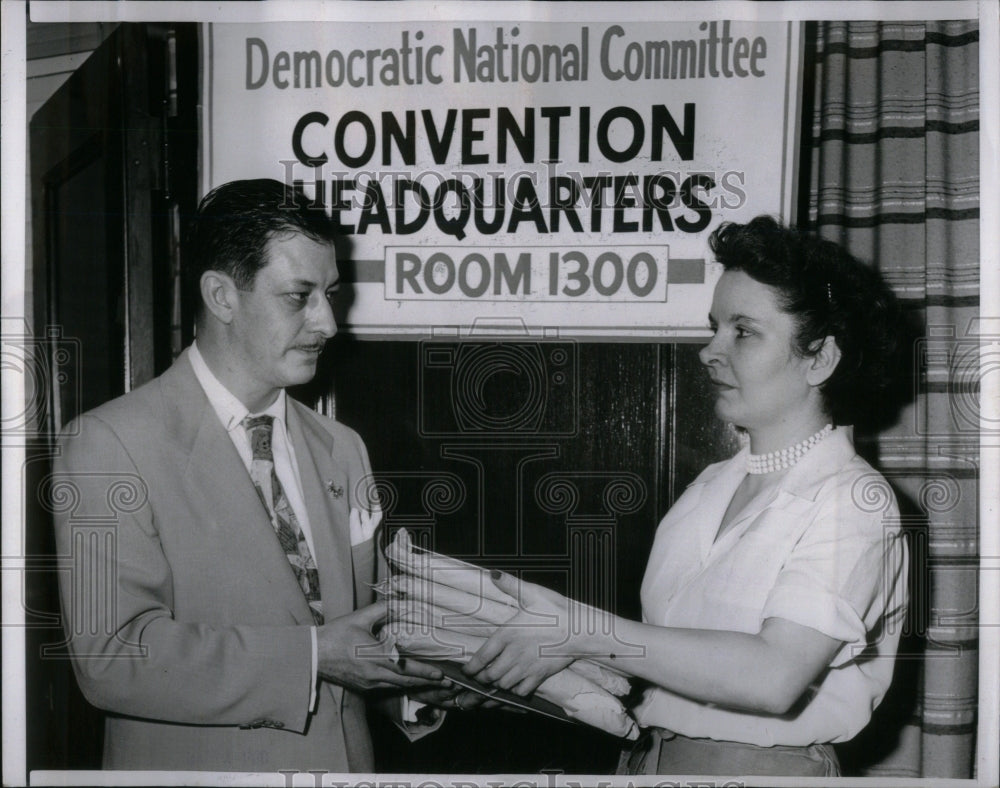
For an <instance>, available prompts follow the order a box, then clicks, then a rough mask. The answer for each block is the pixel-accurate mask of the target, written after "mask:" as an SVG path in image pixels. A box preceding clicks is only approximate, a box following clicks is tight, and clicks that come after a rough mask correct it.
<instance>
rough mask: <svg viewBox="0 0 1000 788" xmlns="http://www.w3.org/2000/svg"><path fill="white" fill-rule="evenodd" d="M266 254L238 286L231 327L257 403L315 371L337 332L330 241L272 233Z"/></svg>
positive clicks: (233, 348) (234, 349) (236, 354)
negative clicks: (248, 282) (244, 285)
mask: <svg viewBox="0 0 1000 788" xmlns="http://www.w3.org/2000/svg"><path fill="white" fill-rule="evenodd" d="M266 258H267V263H266V264H265V265H264V267H263V268H261V269H260V270H259V271H258V272H257V276H256V278H255V279H254V282H253V287H252V289H250V290H238V291H236V298H235V303H234V305H233V320H232V322H231V323H230V333H229V336H230V340H231V343H232V344H231V346H230V351H231V352H232V353H233V354H234V357H235V358H236V359H238V362H237V363H238V365H239V368H240V371H241V373H242V375H244V376H245V377H246V378H247V379H246V380H245V383H246V386H247V393H248V395H249V398H250V399H251V400H252V402H253V404H255V405H259V406H261V407H266V406H267V405H268V404H269V403H270V401H273V398H274V396H275V395H276V394H277V392H278V390H279V389H282V388H285V387H286V386H293V385H298V384H300V383H306V382H308V381H309V380H311V379H312V377H313V375H315V374H316V362H317V360H318V359H319V354H320V351H322V349H323V346H324V345H325V344H326V341H327V340H328V339H330V337H332V336H333V335H334V334H335V333H337V323H336V321H335V320H334V317H333V309H332V306H331V301H332V299H333V297H334V295H335V294H336V292H337V285H338V282H339V278H340V277H339V273H338V271H337V260H336V255H335V253H334V250H333V247H332V246H330V245H328V244H322V243H317V242H316V241H313V240H311V239H310V238H307V237H306V236H304V235H301V234H298V233H295V234H289V235H282V236H278V237H275V238H272V239H271V240H270V241H269V242H268V245H267V249H266ZM246 404H247V406H248V407H250V408H251V410H254V409H255V408H254V407H253V406H252V404H251V403H250V402H248V403H246Z"/></svg>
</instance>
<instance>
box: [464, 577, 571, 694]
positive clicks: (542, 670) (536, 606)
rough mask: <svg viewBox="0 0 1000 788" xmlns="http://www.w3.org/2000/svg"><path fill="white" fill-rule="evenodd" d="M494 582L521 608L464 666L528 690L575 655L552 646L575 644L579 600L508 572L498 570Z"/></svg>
mask: <svg viewBox="0 0 1000 788" xmlns="http://www.w3.org/2000/svg"><path fill="white" fill-rule="evenodd" d="M493 582H494V584H495V585H496V586H497V588H499V589H500V590H501V591H503V592H504V593H506V594H508V595H510V596H512V597H513V598H514V599H516V600H518V604H519V605H520V608H521V611H520V612H519V613H517V614H516V615H515V616H514V617H513V618H512V619H510V620H509V621H508V622H507V623H506V624H502V625H501V626H500V627H498V628H497V630H496V632H494V633H493V634H492V635H491V636H490V637H489V639H488V640H487V641H486V642H485V643H484V644H483V646H482V647H481V648H480V649H479V651H477V652H476V653H475V654H474V655H473V656H472V659H471V660H469V662H468V663H467V664H466V665H465V666H464V667H463V670H464V671H465V673H466V674H467V675H469V676H471V677H472V678H474V679H476V681H479V682H482V683H483V684H491V685H495V686H497V687H500V688H501V689H505V690H509V691H510V692H514V693H516V694H518V695H522V696H526V695H530V694H531V693H532V692H534V691H535V690H536V689H537V688H538V685H539V684H541V683H542V682H543V681H545V679H547V678H548V677H549V676H551V675H553V674H555V673H558V672H559V671H560V670H562V669H563V668H565V667H566V666H567V665H569V664H570V663H571V662H572V661H573V657H572V656H563V655H560V654H558V653H553V652H558V651H562V652H569V651H571V650H572V646H571V644H570V636H571V627H570V616H571V611H572V606H573V605H574V604H575V603H573V602H572V601H571V600H569V599H567V598H566V597H564V596H562V595H561V594H558V593H556V592H555V591H552V590H551V589H548V588H545V587H544V586H540V585H536V584H535V583H527V582H521V581H518V580H516V579H515V578H513V577H511V576H510V575H507V574H502V573H495V574H494V575H493Z"/></svg>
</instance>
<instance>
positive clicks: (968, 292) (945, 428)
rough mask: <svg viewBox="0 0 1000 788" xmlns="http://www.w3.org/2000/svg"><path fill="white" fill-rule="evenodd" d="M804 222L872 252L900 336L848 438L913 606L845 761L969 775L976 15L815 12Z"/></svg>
mask: <svg viewBox="0 0 1000 788" xmlns="http://www.w3.org/2000/svg"><path fill="white" fill-rule="evenodd" d="M815 38H816V41H815V82H814V85H813V87H814V91H815V93H814V96H815V100H814V108H813V112H814V115H813V120H812V130H811V145H810V146H809V147H808V148H807V149H806V150H805V151H804V155H805V156H809V157H811V158H810V161H809V162H808V165H807V166H808V167H809V179H810V184H809V193H808V203H809V210H808V218H807V219H806V221H803V222H802V223H803V224H805V225H807V226H811V227H812V228H813V229H815V230H817V231H818V232H819V233H820V234H821V235H823V236H824V237H826V238H829V239H831V240H834V241H837V242H839V243H841V244H843V245H845V246H846V247H847V248H848V249H849V250H850V251H851V252H852V253H853V254H854V255H855V256H857V257H858V258H860V259H862V260H864V261H867V262H871V263H872V264H873V265H875V266H877V267H878V268H879V270H880V271H881V272H882V274H883V276H884V277H885V278H886V280H887V281H888V282H889V284H890V285H891V286H892V287H893V289H894V290H895V292H896V294H897V295H898V296H899V298H900V300H901V303H902V304H903V306H904V311H905V313H906V315H907V318H908V323H909V324H910V325H911V334H912V347H911V348H910V352H909V357H908V361H909V364H908V368H907V371H906V374H905V376H904V378H903V380H902V381H901V383H903V384H904V386H903V388H904V391H903V394H905V395H907V396H906V399H907V400H908V403H907V404H906V406H905V408H904V409H903V411H902V415H901V417H900V419H899V421H898V422H897V423H895V424H893V425H891V426H889V427H887V428H886V429H883V430H881V431H880V432H878V433H873V434H871V435H868V436H864V435H861V436H860V450H861V451H862V453H865V454H867V455H868V456H869V457H870V458H871V459H873V460H874V461H875V463H876V465H877V466H878V467H879V468H880V470H882V471H883V473H885V475H886V477H887V478H888V479H889V481H890V483H891V484H892V485H893V487H894V488H895V490H896V494H897V497H898V498H899V499H900V508H901V512H902V517H903V520H904V522H903V525H904V526H905V528H906V530H907V532H908V534H909V538H910V548H911V554H912V556H911V560H912V567H911V583H910V596H911V602H910V614H909V617H908V623H907V626H906V630H905V631H904V632H903V641H902V646H901V654H900V658H899V660H898V661H897V666H896V676H895V680H894V684H893V687H892V689H891V690H890V692H889V695H888V696H887V697H886V700H885V701H884V702H883V704H882V706H881V707H880V708H879V709H877V710H876V714H875V717H874V719H873V721H872V724H871V725H869V726H868V728H867V729H866V730H865V731H864V732H862V734H860V735H859V737H858V738H857V739H855V741H854V742H852V743H850V744H849V745H847V746H845V747H844V748H843V752H842V758H843V760H844V762H845V770H846V772H847V773H854V774H863V775H869V776H879V777H888V776H899V777H955V778H969V777H973V776H974V774H973V770H974V763H975V758H974V755H975V726H976V704H977V692H978V676H977V663H978V650H977V645H978V640H977V619H976V608H977V605H978V598H977V588H978V585H977V584H978V571H977V569H978V511H977V505H978V477H979V474H978V452H979V432H978V427H979V422H978V419H979V389H978V381H979V348H980V342H981V340H982V338H981V337H980V322H979V33H978V25H977V22H976V21H974V20H972V21H962V20H957V21H944V22H933V23H931V22H928V23H920V22H898V23H897V22H894V23H879V22H827V23H819V24H818V25H817V31H816V37H815Z"/></svg>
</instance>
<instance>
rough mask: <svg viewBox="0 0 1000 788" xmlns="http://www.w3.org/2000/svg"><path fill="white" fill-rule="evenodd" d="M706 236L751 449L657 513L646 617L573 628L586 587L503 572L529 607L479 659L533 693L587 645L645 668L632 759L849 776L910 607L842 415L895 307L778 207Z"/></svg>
mask: <svg viewBox="0 0 1000 788" xmlns="http://www.w3.org/2000/svg"><path fill="white" fill-rule="evenodd" d="M711 245H712V250H713V252H714V253H715V255H716V258H717V259H718V260H719V262H720V263H722V264H723V267H724V269H725V270H724V273H723V274H722V277H721V278H720V280H719V283H718V285H717V287H716V289H715V294H714V298H713V301H712V307H711V313H710V316H709V317H710V322H711V327H712V331H713V338H712V340H711V342H709V344H708V345H707V346H706V347H705V348H704V349H703V350H702V351H701V354H700V355H701V361H702V363H703V364H704V365H705V366H706V368H707V370H708V374H709V377H710V378H711V381H712V385H713V387H714V388H715V392H716V404H715V410H716V414H717V415H718V416H719V417H720V418H721V419H723V420H725V421H728V422H731V423H733V424H734V425H736V427H737V428H738V429H739V430H740V432H741V434H742V435H743V436H744V437H745V446H744V448H743V450H742V451H740V452H739V453H738V454H737V455H736V456H735V457H733V458H732V459H730V460H728V461H725V462H722V463H718V464H715V465H712V466H710V467H708V468H707V469H705V471H704V472H702V474H701V475H700V476H699V477H698V478H697V479H696V480H695V482H694V483H693V484H691V485H690V487H688V489H687V490H686V491H685V492H684V494H683V495H682V496H681V497H680V498H679V499H678V500H677V502H676V503H675V504H674V506H673V508H671V510H670V511H669V512H668V513H667V515H666V517H665V518H664V519H663V522H662V523H661V524H660V527H659V529H658V531H657V534H656V539H655V542H654V545H653V548H652V552H651V555H650V559H649V563H648V566H647V569H646V574H645V577H644V579H643V583H642V592H641V593H642V610H643V622H637V621H630V620H626V619H623V618H620V617H613V620H612V621H611V622H610V626H603V625H599V626H593V627H590V628H588V629H587V630H586V631H579V629H578V628H576V629H575V628H574V627H573V626H572V624H571V621H574V620H575V621H588V620H589V621H593V618H592V617H591V618H588V617H587V616H580V615H574V614H573V613H574V611H573V607H574V606H576V605H578V603H575V602H573V601H572V600H569V599H567V598H565V597H563V596H561V595H559V594H557V593H555V592H553V591H551V590H549V589H546V588H543V587H541V586H537V585H534V584H531V583H526V582H524V583H519V582H518V581H516V580H515V579H514V578H512V577H510V576H507V575H500V576H495V581H494V582H496V584H497V585H498V586H500V587H501V588H502V589H503V590H505V591H507V592H508V593H511V594H512V595H515V596H517V597H518V598H519V599H520V601H521V606H522V608H523V610H522V612H521V613H519V614H518V615H517V616H515V618H514V619H513V620H512V621H511V622H510V623H509V624H508V625H505V626H504V627H502V628H500V629H499V630H498V631H497V632H496V634H495V635H494V636H493V637H491V638H490V639H489V640H488V641H487V643H486V644H485V645H484V646H483V647H482V648H481V649H480V651H479V652H478V653H477V654H476V655H475V656H474V657H473V659H472V660H471V661H470V662H469V664H468V665H467V666H466V670H467V672H468V673H469V674H470V675H473V676H475V677H476V678H477V679H479V680H481V681H485V682H488V683H492V684H495V685H497V686H500V687H502V688H504V689H508V690H512V691H514V692H517V693H520V694H522V695H527V694H530V693H531V692H533V691H534V689H535V688H536V687H537V686H538V685H539V684H540V683H541V682H542V681H543V680H544V679H545V678H546V677H548V676H549V675H551V674H553V673H555V672H556V671H558V670H560V669H562V668H563V667H565V666H566V665H567V664H569V663H570V662H571V661H572V660H573V659H574V658H575V657H589V658H590V659H593V660H597V661H599V662H601V663H602V664H604V665H605V666H607V667H610V668H615V669H618V670H620V671H622V672H624V673H626V674H628V675H630V676H632V677H635V678H636V679H639V680H642V681H644V682H646V683H648V689H646V691H645V692H644V695H643V698H642V701H641V702H640V703H639V704H638V705H637V707H636V708H635V710H634V713H635V716H636V719H637V720H638V721H639V723H640V724H641V725H643V726H644V727H646V728H647V730H648V735H646V736H644V737H643V738H642V739H641V740H640V741H641V745H640V746H638V747H636V748H633V749H632V751H630V752H626V753H624V754H623V758H622V763H621V765H620V770H622V771H625V772H626V773H632V774H637V773H638V774H642V773H646V774H715V775H719V774H728V775H751V774H758V775H760V774H767V775H804V776H808V775H814V776H824V775H825V776H829V775H836V774H838V768H839V767H838V765H837V761H836V756H835V754H834V752H833V748H832V746H831V744H832V743H833V742H841V741H846V740H848V739H850V738H852V737H853V736H854V735H855V734H857V733H858V731H860V730H861V728H863V727H864V726H865V724H866V723H867V722H868V720H869V719H870V717H871V713H872V710H873V709H874V708H875V706H877V705H878V703H879V702H880V701H881V699H882V697H883V696H884V694H885V692H886V690H887V689H888V687H889V683H890V681H891V678H892V672H893V662H894V656H895V653H896V647H897V643H898V640H899V634H900V626H901V621H900V620H901V618H902V615H903V606H904V605H905V579H906V578H905V574H906V573H905V566H906V560H905V546H904V544H903V542H902V540H901V539H899V538H898V537H899V517H898V512H897V510H896V505H895V500H894V499H893V497H892V493H891V491H889V488H888V486H887V485H886V483H885V480H884V479H883V478H882V476H881V475H879V474H878V473H877V472H876V471H874V470H873V469H872V468H871V466H870V465H868V463H866V462H865V461H864V460H863V459H861V458H860V457H859V456H858V455H857V454H856V453H855V451H854V447H853V445H852V442H851V431H850V429H848V428H845V425H850V424H853V423H855V417H856V416H858V415H859V414H861V415H863V414H864V412H865V409H866V408H869V407H871V406H872V404H873V402H875V401H876V399H875V398H878V397H879V396H880V394H881V392H882V391H883V390H884V389H885V387H886V386H887V385H888V383H889V380H887V378H888V377H889V375H890V374H891V373H890V370H891V369H892V365H891V364H889V363H888V362H889V360H890V358H891V357H892V355H893V353H894V352H895V343H894V340H893V338H894V337H895V336H896V332H897V326H898V312H897V310H896V308H895V301H894V299H893V297H892V294H891V292H890V291H889V290H888V288H887V287H886V286H885V284H884V283H883V282H882V280H881V279H880V278H879V277H878V275H877V274H876V273H875V272H874V271H873V270H871V269H870V268H868V267H866V266H864V265H862V264H861V263H859V262H857V261H856V260H854V259H853V258H851V257H850V256H849V255H847V254H846V252H844V251H843V250H842V249H841V248H840V247H838V246H837V245H836V244H833V243H830V242H827V241H821V240H819V239H816V238H814V237H812V236H810V235H808V234H805V233H802V232H800V231H797V230H794V229H789V228H785V227H782V226H781V225H779V224H778V223H776V222H775V221H774V220H773V219H770V218H769V217H758V218H757V219H754V220H753V221H751V222H750V223H748V224H746V225H740V224H733V223H729V224H725V225H723V226H722V227H720V228H719V229H718V230H716V232H715V233H713V236H712V239H711ZM576 612H577V613H579V611H576ZM539 615H547V616H549V618H546V619H541V618H539ZM606 615H610V614H606ZM540 621H548V622H553V623H551V625H546V626H540V625H539V622H540ZM607 632H611V633H612V634H611V635H608V634H606V633H607Z"/></svg>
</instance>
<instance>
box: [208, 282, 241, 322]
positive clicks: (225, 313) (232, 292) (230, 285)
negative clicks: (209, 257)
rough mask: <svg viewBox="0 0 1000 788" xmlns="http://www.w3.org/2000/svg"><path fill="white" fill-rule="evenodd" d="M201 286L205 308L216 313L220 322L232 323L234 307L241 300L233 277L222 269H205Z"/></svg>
mask: <svg viewBox="0 0 1000 788" xmlns="http://www.w3.org/2000/svg"><path fill="white" fill-rule="evenodd" d="M199 286H200V289H201V300H202V301H203V302H204V303H205V309H207V310H208V311H209V312H210V313H211V314H212V315H214V316H215V318H216V319H217V320H218V321H219V322H221V323H225V324H227V325H228V324H229V323H231V322H232V320H233V308H234V307H235V306H236V304H237V302H238V300H239V295H238V293H237V288H236V283H235V282H234V281H233V278H232V277H231V276H229V274H226V273H223V272H222V271H205V273H203V274H202V275H201V281H200V282H199Z"/></svg>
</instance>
